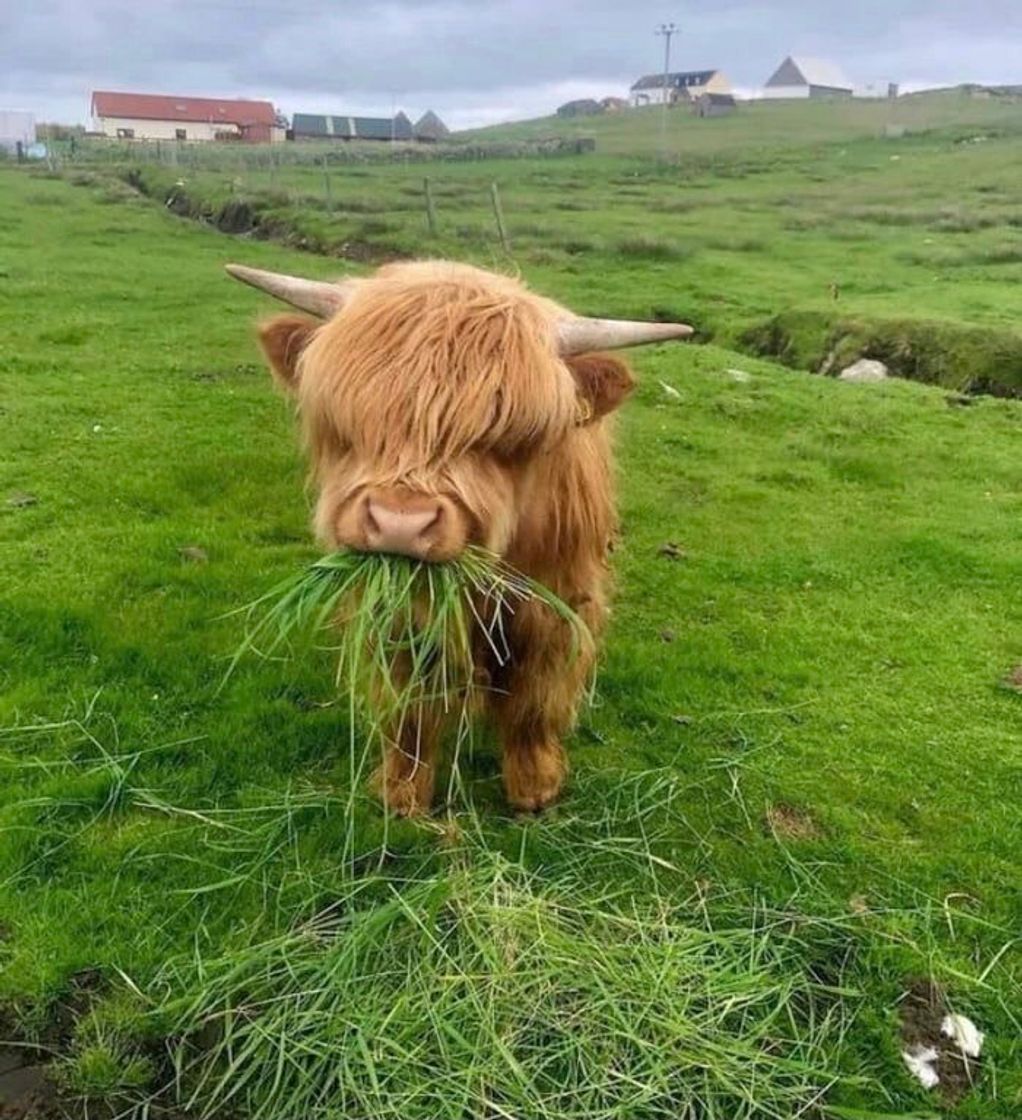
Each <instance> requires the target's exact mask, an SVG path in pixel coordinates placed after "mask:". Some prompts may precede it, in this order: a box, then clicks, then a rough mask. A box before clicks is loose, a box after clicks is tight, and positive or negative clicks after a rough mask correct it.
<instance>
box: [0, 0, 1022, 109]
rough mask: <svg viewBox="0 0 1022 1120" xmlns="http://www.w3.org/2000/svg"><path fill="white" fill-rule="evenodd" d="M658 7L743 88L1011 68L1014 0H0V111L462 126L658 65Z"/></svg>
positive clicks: (684, 59) (914, 78) (912, 82)
mask: <svg viewBox="0 0 1022 1120" xmlns="http://www.w3.org/2000/svg"><path fill="white" fill-rule="evenodd" d="M663 20H672V21H674V22H675V23H677V24H678V25H679V26H680V28H681V34H680V35H679V36H678V37H677V39H676V40H675V46H674V49H673V55H672V69H675V68H677V69H700V68H704V67H719V68H720V69H723V70H724V71H725V72H726V74H727V75H728V76H729V77H730V78H731V80H732V82H733V83H734V84H735V85H736V86H738V87H741V88H743V89H749V90H752V89H754V88H756V87H757V86H760V85H762V83H763V82H764V80H765V79H766V78H767V76H768V75H769V74H770V72H771V71H772V70H773V69H774V68H775V67H776V66H777V64H778V63H779V62H780V61H781V59H782V58H783V57H784V55H786V54H799V53H801V54H807V55H816V56H820V57H824V58H828V59H831V60H833V61H835V62H837V63H839V64H840V65H841V67H842V68H843V69H844V70H845V72H846V73H847V74H848V75H849V77H850V78H852V79H853V80H854V81H856V82H857V83H859V82H861V83H866V82H869V81H880V80H893V81H900V82H901V83H902V84H903V85H904V86H908V87H920V86H928V85H941V84H953V83H956V82H960V81H989V82H1022V3H1019V2H1018V0H974V2H972V3H968V2H966V0H885V2H884V0H859V2H858V3H855V2H852V3H849V0H803V2H802V3H796V2H787V0H781V2H773V3H768V2H766V0H760V2H755V0H710V2H708V3H694V2H693V0H686V2H684V3H663V2H660V0H654V2H649V3H646V2H639V3H629V2H628V0H613V2H605V0H589V2H583V0H498V2H486V0H477V2H474V3H473V2H471V0H383V2H376V0H362V2H352V0H332V2H331V0H294V2H293V3H288V2H287V0H252V2H251V3H248V2H245V0H156V2H154V0H86V2H82V0H34V2H33V0H0V108H19V109H31V110H33V111H35V113H36V115H37V117H38V118H39V119H42V120H45V119H58V120H62V121H82V122H84V121H85V120H86V118H87V113H88V97H89V93H90V91H91V90H92V89H94V88H97V89H126V90H132V91H148V92H153V93H188V94H194V95H200V94H207V95H210V96H250V97H260V98H266V99H268V100H271V101H273V102H274V103H275V104H276V105H277V106H278V108H280V109H281V110H283V111H284V112H285V113H287V114H288V115H290V114H291V113H294V112H295V111H299V112H301V111H303V110H309V111H317V110H319V111H323V110H334V111H339V112H356V113H362V112H365V113H380V114H387V113H389V112H390V111H391V109H392V108H394V107H400V108H404V109H405V110H406V111H408V112H409V113H410V114H417V113H419V112H421V111H422V110H424V109H426V108H433V109H435V110H436V111H437V112H438V113H440V115H441V116H443V117H444V118H445V120H447V121H448V123H450V124H452V125H453V126H455V127H465V126H469V125H473V124H479V123H488V122H490V121H495V120H508V119H513V118H516V117H517V118H521V117H528V116H536V115H539V114H542V113H547V112H550V111H552V110H553V109H554V108H555V107H556V106H557V105H558V104H559V103H560V102H562V101H565V100H567V99H568V98H570V97H579V96H602V95H605V94H621V93H623V92H624V91H625V90H626V89H627V87H628V85H629V84H630V83H631V82H632V81H633V80H634V79H635V78H636V77H638V76H639V75H640V74H642V73H646V72H649V71H652V70H656V69H658V68H659V66H660V59H661V57H662V55H661V52H662V42H661V40H658V39H656V38H654V36H653V29H654V27H655V26H656V25H657V24H658V23H659V22H661V21H663Z"/></svg>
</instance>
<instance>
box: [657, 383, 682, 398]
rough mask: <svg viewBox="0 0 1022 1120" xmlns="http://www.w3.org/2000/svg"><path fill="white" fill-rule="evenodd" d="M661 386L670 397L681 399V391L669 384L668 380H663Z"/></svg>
mask: <svg viewBox="0 0 1022 1120" xmlns="http://www.w3.org/2000/svg"><path fill="white" fill-rule="evenodd" d="M660 388H661V389H663V391H664V392H665V393H666V394H667V395H668V396H669V397H673V398H674V399H675V400H676V401H680V400H681V393H679V392H678V390H677V389H675V388H674V386H673V385H668V384H667V382H666V381H661V382H660Z"/></svg>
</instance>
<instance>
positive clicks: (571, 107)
mask: <svg viewBox="0 0 1022 1120" xmlns="http://www.w3.org/2000/svg"><path fill="white" fill-rule="evenodd" d="M602 112H603V106H602V105H601V104H600V103H599V101H596V100H595V99H594V98H592V97H580V98H579V99H578V100H577V101H565V103H564V104H563V105H559V106H558V108H557V115H558V116H559V117H597V116H599V115H600V113H602Z"/></svg>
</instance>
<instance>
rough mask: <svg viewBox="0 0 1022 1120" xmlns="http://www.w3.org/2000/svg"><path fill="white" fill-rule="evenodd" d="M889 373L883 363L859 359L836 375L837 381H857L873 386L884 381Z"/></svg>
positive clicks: (870, 359)
mask: <svg viewBox="0 0 1022 1120" xmlns="http://www.w3.org/2000/svg"><path fill="white" fill-rule="evenodd" d="M889 376H890V371H889V370H888V368H887V366H885V365H884V363H883V362H877V361H874V360H873V359H872V358H860V359H859V360H858V361H857V362H852V364H851V365H850V366H845V368H844V369H843V370H842V371H841V372H840V373H839V374H838V380H839V381H858V382H860V383H861V384H863V385H869V384H875V383H876V382H878V381H886V380H887V378H888V377H889Z"/></svg>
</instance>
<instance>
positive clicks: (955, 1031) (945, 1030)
mask: <svg viewBox="0 0 1022 1120" xmlns="http://www.w3.org/2000/svg"><path fill="white" fill-rule="evenodd" d="M940 1031H941V1034H943V1035H945V1036H946V1037H947V1038H951V1039H954V1041H955V1045H956V1046H957V1047H958V1049H959V1050H961V1052H962V1053H963V1054H965V1055H966V1057H969V1058H978V1057H979V1052H980V1050H982V1049H983V1039H984V1038H986V1035H985V1034H984V1033H983V1032H982V1031H981V1030H980V1029H979V1028H978V1027H977V1026H976V1024H975V1023H974V1022H973V1021H972V1020H971V1019H970V1018H969V1017H968V1016H967V1015H955V1014H953V1013H952V1014H950V1015H945V1016H944V1021H943V1022H942V1023H941V1024H940Z"/></svg>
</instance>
